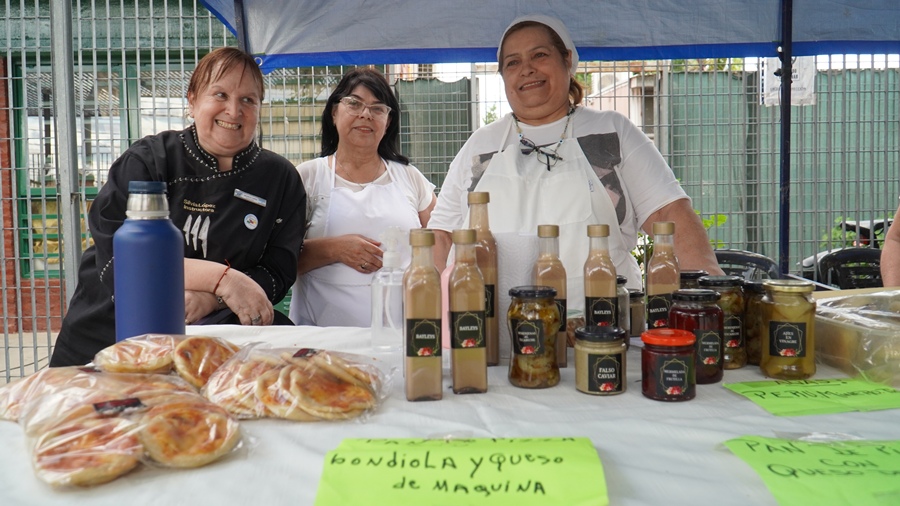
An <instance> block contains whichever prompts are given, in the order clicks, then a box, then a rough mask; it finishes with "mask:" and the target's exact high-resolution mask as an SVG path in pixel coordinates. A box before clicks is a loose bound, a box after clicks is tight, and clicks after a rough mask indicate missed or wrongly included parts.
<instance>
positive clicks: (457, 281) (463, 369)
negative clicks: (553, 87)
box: [448, 229, 487, 394]
mask: <svg viewBox="0 0 900 506" xmlns="http://www.w3.org/2000/svg"><path fill="white" fill-rule="evenodd" d="M475 241H476V234H475V230H473V229H465V230H454V231H453V246H454V248H455V249H456V257H455V263H454V265H453V271H452V272H451V273H450V282H449V285H448V292H449V296H450V315H449V316H450V371H451V377H452V380H453V393H455V394H475V393H484V392H487V350H486V348H485V333H484V329H485V300H484V278H483V277H482V275H481V271H480V270H478V264H477V263H476V260H475Z"/></svg>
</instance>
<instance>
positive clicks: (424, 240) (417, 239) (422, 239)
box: [409, 228, 434, 246]
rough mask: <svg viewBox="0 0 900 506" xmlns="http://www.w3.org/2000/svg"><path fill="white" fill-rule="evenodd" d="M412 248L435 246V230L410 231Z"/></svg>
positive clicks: (417, 229)
mask: <svg viewBox="0 0 900 506" xmlns="http://www.w3.org/2000/svg"><path fill="white" fill-rule="evenodd" d="M409 245H410V246H434V230H431V229H430V228H416V229H413V230H410V231H409Z"/></svg>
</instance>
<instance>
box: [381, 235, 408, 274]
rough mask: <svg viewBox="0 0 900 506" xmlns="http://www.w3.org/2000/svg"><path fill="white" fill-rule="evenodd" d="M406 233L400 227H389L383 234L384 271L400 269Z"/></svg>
mask: <svg viewBox="0 0 900 506" xmlns="http://www.w3.org/2000/svg"><path fill="white" fill-rule="evenodd" d="M404 235H405V232H404V231H403V230H401V229H400V227H388V228H386V229H384V232H382V233H381V248H382V250H383V251H384V255H383V256H382V269H399V268H400V267H401V266H402V265H401V261H400V248H401V244H402V243H401V241H402V240H403V236H404Z"/></svg>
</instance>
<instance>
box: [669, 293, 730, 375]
mask: <svg viewBox="0 0 900 506" xmlns="http://www.w3.org/2000/svg"><path fill="white" fill-rule="evenodd" d="M718 300H719V294H718V293H716V292H715V291H714V290H703V289H686V290H676V291H675V293H674V294H672V309H671V310H670V311H669V327H670V328H673V329H681V330H686V331H688V332H690V333H692V334H694V337H695V338H696V348H697V352H696V355H695V358H696V361H697V364H696V365H697V372H696V375H697V376H696V377H697V384H698V385H705V384H708V383H717V382H719V381H722V376H723V374H724V366H725V360H724V350H723V348H724V346H723V343H722V333H723V326H724V317H723V313H722V309H721V308H720V307H719V306H718V305H716V302H717V301H718Z"/></svg>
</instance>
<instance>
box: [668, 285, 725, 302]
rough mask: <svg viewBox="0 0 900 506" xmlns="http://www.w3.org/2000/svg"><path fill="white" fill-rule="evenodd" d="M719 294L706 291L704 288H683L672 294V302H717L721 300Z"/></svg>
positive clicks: (713, 291)
mask: <svg viewBox="0 0 900 506" xmlns="http://www.w3.org/2000/svg"><path fill="white" fill-rule="evenodd" d="M719 297H721V295H719V292H717V291H715V290H704V289H702V288H682V289H680V290H675V291H674V292H673V293H672V300H684V301H688V302H716V301H717V300H719Z"/></svg>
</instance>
